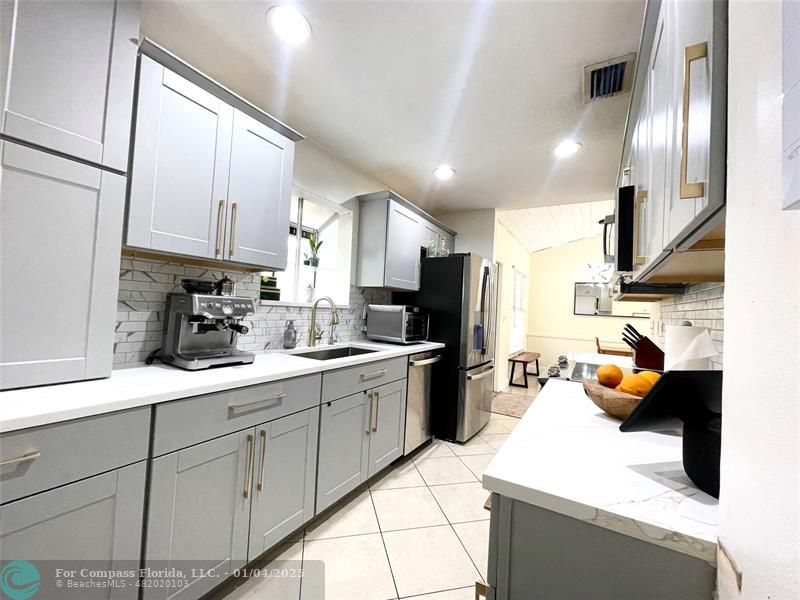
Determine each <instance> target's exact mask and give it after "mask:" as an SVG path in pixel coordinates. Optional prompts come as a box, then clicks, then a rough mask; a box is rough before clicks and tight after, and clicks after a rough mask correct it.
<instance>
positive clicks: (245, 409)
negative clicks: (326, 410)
mask: <svg viewBox="0 0 800 600" xmlns="http://www.w3.org/2000/svg"><path fill="white" fill-rule="evenodd" d="M320 380H321V376H320V375H308V376H306V377H296V378H294V379H286V380H283V381H276V382H273V383H264V384H261V385H253V386H249V387H245V388H237V389H233V390H227V391H225V392H217V393H214V394H206V395H204V396H195V397H194V398H187V399H185V400H176V401H174V402H165V403H164V404H159V405H157V406H156V417H155V424H154V428H155V439H154V441H153V454H154V455H155V456H159V455H161V454H166V453H167V452H174V451H175V450H180V449H181V448H186V447H187V446H191V445H192V444H198V443H200V442H205V441H206V440H210V439H212V438H215V437H219V436H222V435H226V434H228V433H233V432H234V431H239V430H241V429H245V428H247V427H254V426H256V425H259V424H260V423H266V422H267V421H272V420H273V419H278V418H280V417H283V416H286V415H289V414H292V413H296V412H299V411H301V410H305V409H307V408H311V407H312V406H318V405H319V398H320V396H319V390H320Z"/></svg>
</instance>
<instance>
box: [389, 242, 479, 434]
mask: <svg viewBox="0 0 800 600" xmlns="http://www.w3.org/2000/svg"><path fill="white" fill-rule="evenodd" d="M421 269H422V272H421V280H420V291H419V292H413V293H396V294H395V295H394V296H393V301H394V302H402V303H405V304H412V305H414V306H419V307H421V308H423V309H425V310H427V311H428V312H429V314H430V325H429V333H428V339H429V340H431V341H435V342H442V343H444V344H445V346H446V348H445V351H444V353H443V356H442V365H441V368H440V369H439V370H438V373H437V376H436V378H435V380H434V381H433V385H432V390H433V393H432V398H431V425H432V430H433V434H434V435H435V436H436V437H438V438H442V439H445V440H452V441H457V442H466V441H467V440H468V439H470V438H471V437H472V436H474V435H475V434H476V433H478V431H480V430H481V429H482V428H483V426H484V425H486V423H487V422H488V421H489V414H490V412H491V408H492V394H493V392H492V380H493V376H494V339H495V331H494V325H495V320H494V319H495V317H494V312H495V306H494V299H495V268H494V265H493V264H492V263H491V262H490V261H489V260H487V259H485V258H483V257H480V256H478V255H476V254H452V255H450V256H446V257H437V258H424V259H422V265H421Z"/></svg>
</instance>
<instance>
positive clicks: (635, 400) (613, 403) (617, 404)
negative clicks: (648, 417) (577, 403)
mask: <svg viewBox="0 0 800 600" xmlns="http://www.w3.org/2000/svg"><path fill="white" fill-rule="evenodd" d="M583 391H585V392H586V395H587V396H589V398H591V400H592V402H594V403H595V404H596V405H597V406H598V407H600V409H602V411H603V412H604V413H606V414H607V415H608V416H610V417H614V418H615V419H620V420H621V421H624V420H625V419H627V418H628V417H629V416H630V414H631V413H632V412H633V409H634V408H636V406H637V405H638V404H639V402H641V401H642V399H641V398H639V396H633V395H631V394H626V393H624V392H618V391H617V390H613V389H611V388H607V387H606V386H604V385H601V384H599V383H598V382H596V381H584V382H583Z"/></svg>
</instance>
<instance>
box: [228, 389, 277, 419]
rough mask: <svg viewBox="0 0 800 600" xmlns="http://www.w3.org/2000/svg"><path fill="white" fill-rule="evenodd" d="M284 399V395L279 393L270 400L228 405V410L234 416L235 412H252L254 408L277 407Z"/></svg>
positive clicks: (264, 399)
mask: <svg viewBox="0 0 800 600" xmlns="http://www.w3.org/2000/svg"><path fill="white" fill-rule="evenodd" d="M285 397H286V394H285V393H283V392H281V393H280V394H276V395H275V396H274V397H272V398H263V399H261V400H253V401H252V402H243V403H241V404H229V405H228V410H229V411H231V412H232V413H233V414H236V413H237V412H239V411H243V410H253V409H256V408H272V407H273V406H278V405H279V404H280V403H281V402H282V401H283V399H284V398H285ZM261 404H263V405H264V406H259V405H261Z"/></svg>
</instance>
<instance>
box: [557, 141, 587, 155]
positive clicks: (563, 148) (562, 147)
mask: <svg viewBox="0 0 800 600" xmlns="http://www.w3.org/2000/svg"><path fill="white" fill-rule="evenodd" d="M581 148H583V144H579V143H578V142H576V141H575V140H564V141H563V142H561V143H560V144H559V145H558V146H556V147H555V149H553V154H555V155H556V156H557V157H558V158H566V157H568V156H572V155H573V154H575V153H576V152H577V151H578V150H580V149H581Z"/></svg>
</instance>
